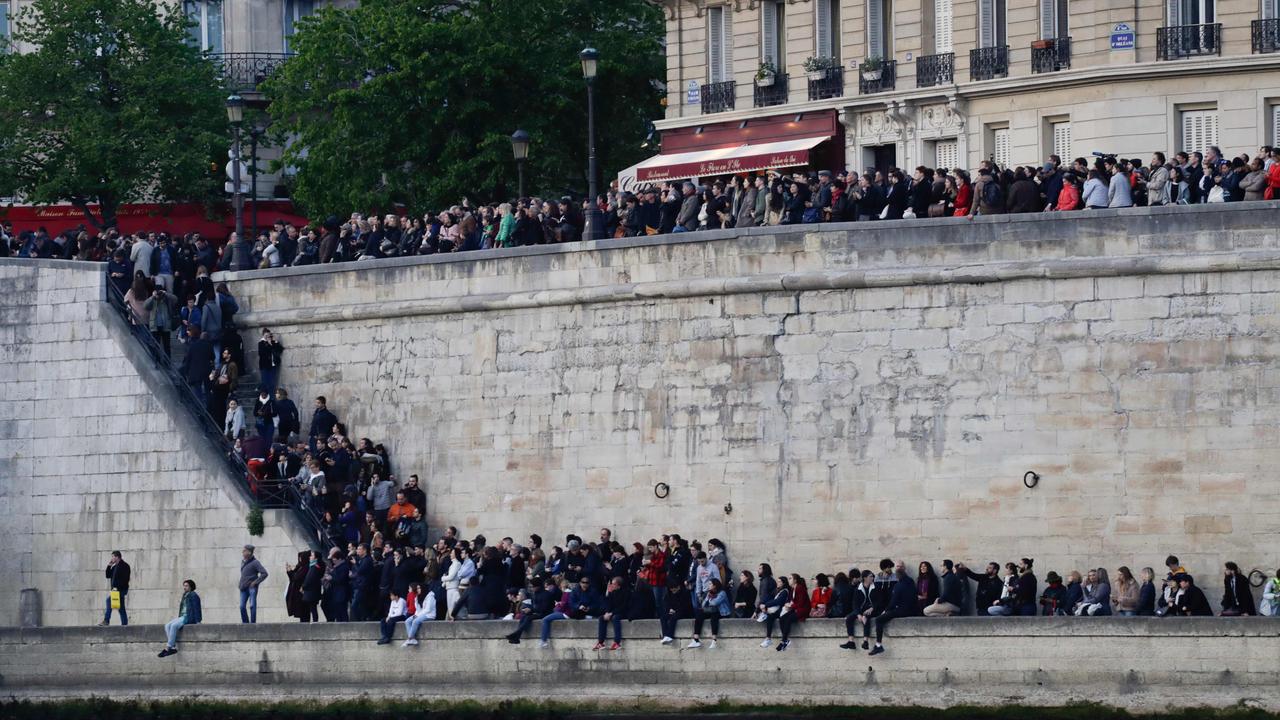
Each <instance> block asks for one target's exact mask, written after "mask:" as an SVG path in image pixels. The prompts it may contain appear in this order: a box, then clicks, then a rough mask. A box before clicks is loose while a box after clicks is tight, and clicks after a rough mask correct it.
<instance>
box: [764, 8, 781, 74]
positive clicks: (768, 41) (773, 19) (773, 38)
mask: <svg viewBox="0 0 1280 720" xmlns="http://www.w3.org/2000/svg"><path fill="white" fill-rule="evenodd" d="M760 34H761V35H763V36H764V37H763V45H764V47H763V48H762V49H761V51H760V61H761V62H770V63H773V65H774V67H777V68H779V70H781V66H782V63H781V62H779V59H778V3H776V2H766V3H764V4H763V5H761V6H760Z"/></svg>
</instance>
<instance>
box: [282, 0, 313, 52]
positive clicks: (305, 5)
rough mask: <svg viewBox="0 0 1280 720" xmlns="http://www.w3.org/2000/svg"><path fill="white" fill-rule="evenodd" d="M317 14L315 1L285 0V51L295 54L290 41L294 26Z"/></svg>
mask: <svg viewBox="0 0 1280 720" xmlns="http://www.w3.org/2000/svg"><path fill="white" fill-rule="evenodd" d="M313 12H315V2H314V0H284V51H285V52H293V48H291V47H290V46H289V39H290V38H292V37H293V31H294V25H296V24H297V22H298V21H299V20H301V19H302V18H304V17H306V16H308V15H310V14H311V13H313Z"/></svg>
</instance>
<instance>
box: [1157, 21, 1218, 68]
mask: <svg viewBox="0 0 1280 720" xmlns="http://www.w3.org/2000/svg"><path fill="white" fill-rule="evenodd" d="M1221 54H1222V23H1211V24H1209V25H1174V26H1171V27H1162V28H1160V29H1158V30H1156V57H1158V58H1160V59H1161V60H1177V59H1178V58H1188V57H1196V56H1197V55H1221Z"/></svg>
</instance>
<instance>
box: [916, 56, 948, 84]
mask: <svg viewBox="0 0 1280 720" xmlns="http://www.w3.org/2000/svg"><path fill="white" fill-rule="evenodd" d="M955 69H956V54H955V53H938V54H937V55H923V56H921V57H918V58H916V87H922V88H925V87H934V86H937V85H946V84H949V83H952V82H954V81H955Z"/></svg>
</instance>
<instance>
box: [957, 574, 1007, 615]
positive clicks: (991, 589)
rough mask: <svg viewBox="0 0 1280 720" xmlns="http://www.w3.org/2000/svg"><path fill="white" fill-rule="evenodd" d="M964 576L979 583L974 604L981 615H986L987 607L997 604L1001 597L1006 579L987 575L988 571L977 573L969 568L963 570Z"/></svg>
mask: <svg viewBox="0 0 1280 720" xmlns="http://www.w3.org/2000/svg"><path fill="white" fill-rule="evenodd" d="M962 572H963V573H964V576H965V577H967V578H969V579H970V580H973V581H974V582H976V583H978V591H977V592H976V593H974V596H973V604H974V607H976V608H977V610H978V614H979V615H986V614H987V608H989V607H991V606H992V605H995V603H996V601H997V600H999V599H1000V593H1001V592H1003V591H1004V581H1003V580H1001V579H1000V576H999V575H987V574H986V573H976V572H974V571H972V570H970V569H969V568H965V569H964V570H963V571H962Z"/></svg>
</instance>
